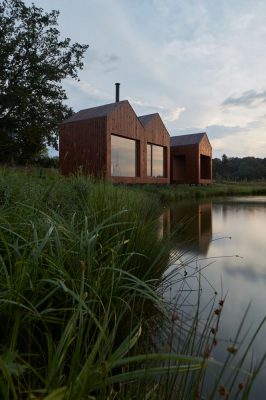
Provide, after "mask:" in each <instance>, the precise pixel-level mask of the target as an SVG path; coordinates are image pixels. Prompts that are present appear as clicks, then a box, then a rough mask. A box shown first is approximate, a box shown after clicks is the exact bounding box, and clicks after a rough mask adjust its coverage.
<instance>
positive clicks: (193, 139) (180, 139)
mask: <svg viewBox="0 0 266 400" xmlns="http://www.w3.org/2000/svg"><path fill="white" fill-rule="evenodd" d="M204 135H206V133H205V132H201V133H192V134H191V135H180V136H172V137H171V138H170V143H171V147H172V146H173V147H174V146H187V145H191V144H199V143H200V142H201V140H202V139H203V137H204Z"/></svg>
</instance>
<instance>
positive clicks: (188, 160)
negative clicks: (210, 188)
mask: <svg viewBox="0 0 266 400" xmlns="http://www.w3.org/2000/svg"><path fill="white" fill-rule="evenodd" d="M170 168H171V182H172V183H176V184H181V183H182V184H195V185H199V184H200V185H204V184H205V185H206V184H210V183H211V182H212V147H211V144H210V142H209V139H208V136H207V134H206V133H205V132H203V133H195V134H191V135H180V136H172V137H171V167H170Z"/></svg>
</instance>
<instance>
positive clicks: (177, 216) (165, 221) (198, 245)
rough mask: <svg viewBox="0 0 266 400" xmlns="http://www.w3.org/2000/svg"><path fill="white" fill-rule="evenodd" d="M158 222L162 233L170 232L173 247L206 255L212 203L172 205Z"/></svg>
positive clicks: (209, 238) (210, 237) (210, 228)
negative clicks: (162, 230)
mask: <svg viewBox="0 0 266 400" xmlns="http://www.w3.org/2000/svg"><path fill="white" fill-rule="evenodd" d="M160 222H161V226H162V227H163V229H164V233H168V234H169V233H170V234H171V238H172V241H173V245H174V247H176V248H177V249H184V250H190V251H191V252H192V253H196V254H202V255H207V253H208V249H209V246H210V243H211V240H212V203H202V204H200V203H195V204H178V205H176V206H174V205H173V206H172V207H171V209H168V210H165V212H164V213H163V214H162V216H161V220H160ZM161 229H162V228H161ZM161 235H162V234H161Z"/></svg>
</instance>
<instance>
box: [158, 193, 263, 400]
mask: <svg viewBox="0 0 266 400" xmlns="http://www.w3.org/2000/svg"><path fill="white" fill-rule="evenodd" d="M163 225H164V231H168V233H171V236H172V237H173V246H172V247H173V250H174V251H177V252H178V253H179V254H182V256H181V262H184V263H185V264H188V266H187V267H186V268H185V274H187V278H186V279H187V281H188V287H189V288H191V289H193V288H194V289H196V288H197V285H198V279H196V278H195V269H201V271H202V278H201V282H200V286H201V288H202V296H201V297H202V299H201V307H202V309H203V310H204V306H205V304H204V303H206V304H207V303H208V301H209V299H211V298H213V296H214V294H215V292H218V295H217V302H218V301H219V299H220V298H221V297H224V296H225V295H226V301H225V304H224V307H223V312H222V317H221V323H220V327H219V335H218V339H219V340H218V341H219V345H218V346H217V349H215V352H214V354H213V355H214V357H215V358H216V359H220V360H221V359H223V358H224V357H225V355H226V348H227V347H228V343H230V340H232V339H233V337H234V335H235V334H236V331H237V328H238V326H239V323H240V321H241V317H242V316H243V314H244V312H245V310H246V308H247V306H248V304H249V302H251V307H250V311H249V314H248V316H247V318H246V323H245V328H244V329H243V332H245V331H246V330H247V329H248V328H249V327H251V331H253V332H254V330H255V329H256V327H257V326H258V325H259V323H260V322H261V320H262V319H263V317H264V316H265V315H266V197H265V196H263V197H261V196H260V197H234V198H227V199H226V200H224V199H223V200H221V201H219V200H215V201H209V202H205V203H193V204H188V203H186V204H182V203H181V204H176V205H173V206H172V207H171V208H170V209H168V210H166V211H165V213H164V215H163ZM179 262H180V261H179ZM173 268H174V267H173ZM178 287H179V286H178V285H176V286H175V283H174V282H173V285H172V287H171V291H168V292H167V293H166V297H168V298H169V299H170V297H171V300H173V298H175V291H178ZM186 302H187V304H190V305H192V304H193V302H196V298H195V296H194V298H193V293H191V297H190V298H187V299H186ZM184 305H186V304H185V301H184ZM192 309H193V307H192ZM192 309H191V310H192ZM191 312H192V311H191ZM203 317H204V312H203ZM250 336H251V333H249V335H248V337H250ZM247 340H248V338H247V339H246V343H247ZM252 350H253V356H254V359H255V360H256V359H258V358H259V357H260V356H262V354H263V353H264V352H266V327H265V326H264V328H263V329H262V330H261V332H260V334H259V335H258V337H257V339H256V341H255V343H254V345H253V346H252ZM250 359H251V358H250ZM249 398H250V399H258V400H259V399H265V398H266V369H265V368H264V369H263V370H262V371H261V373H260V375H259V377H258V379H257V382H256V385H255V387H254V389H253V390H252V394H251V396H250V397H249Z"/></svg>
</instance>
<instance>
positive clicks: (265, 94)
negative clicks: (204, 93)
mask: <svg viewBox="0 0 266 400" xmlns="http://www.w3.org/2000/svg"><path fill="white" fill-rule="evenodd" d="M263 102H266V90H263V91H261V92H257V91H255V90H248V91H246V92H244V93H243V94H242V95H241V96H239V97H228V98H227V99H226V100H224V102H223V103H222V106H229V107H230V106H241V107H248V106H254V105H258V104H261V103H263Z"/></svg>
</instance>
